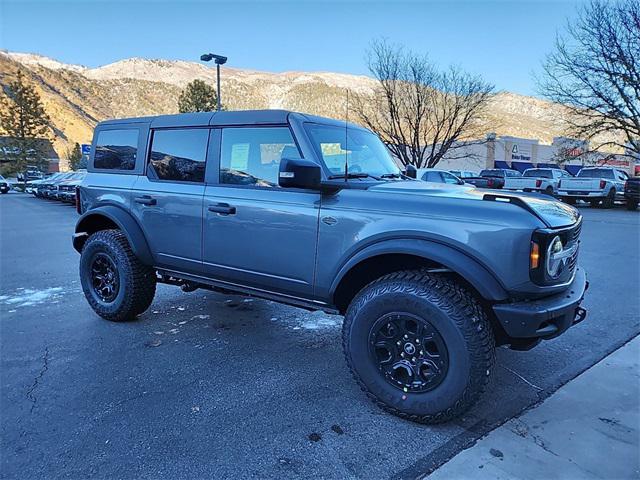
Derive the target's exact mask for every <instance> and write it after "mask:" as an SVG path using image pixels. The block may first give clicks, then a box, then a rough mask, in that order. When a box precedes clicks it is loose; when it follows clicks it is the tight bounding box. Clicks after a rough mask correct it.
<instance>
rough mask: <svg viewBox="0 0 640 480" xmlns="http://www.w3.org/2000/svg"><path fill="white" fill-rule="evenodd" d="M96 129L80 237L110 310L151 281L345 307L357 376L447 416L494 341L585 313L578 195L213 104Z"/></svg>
mask: <svg viewBox="0 0 640 480" xmlns="http://www.w3.org/2000/svg"><path fill="white" fill-rule="evenodd" d="M147 139H148V141H147ZM93 145H95V148H94V149H92V153H91V155H90V159H89V166H88V173H87V175H86V177H85V179H84V180H83V182H82V184H81V185H80V187H79V202H78V209H79V212H80V213H81V216H80V218H79V219H78V222H77V224H76V227H75V233H74V235H73V246H74V248H75V249H76V250H77V251H78V252H79V253H80V268H79V274H80V281H81V285H82V289H83V292H84V294H85V297H86V299H87V301H88V303H89V305H90V306H91V307H92V308H93V310H94V311H95V312H96V313H97V314H98V315H100V316H102V317H103V318H105V319H106V320H111V321H124V320H129V319H131V318H133V317H136V316H137V315H140V314H141V313H143V312H144V311H145V310H147V309H148V308H149V306H150V304H151V302H152V301H153V298H154V295H155V293H156V284H158V283H165V284H170V285H176V286H181V287H182V289H183V290H185V291H193V290H196V289H198V288H202V289H208V290H214V291H218V292H223V293H229V292H234V293H241V294H245V295H253V296H256V297H261V298H266V299H269V300H275V301H279V302H282V303H286V304H291V305H296V306H298V307H302V308H306V309H309V310H323V311H325V312H328V313H331V314H342V315H345V318H344V323H343V327H342V328H343V333H342V344H343V347H344V350H345V356H346V360H347V363H348V365H349V367H350V369H351V371H352V373H353V375H354V377H355V379H356V381H357V382H358V384H359V385H360V387H361V388H362V389H363V390H365V391H366V392H367V394H368V395H369V397H370V398H371V399H373V401H374V402H375V403H376V404H377V405H380V406H381V407H383V408H384V409H386V410H387V411H389V412H391V413H393V414H396V415H399V416H401V417H403V418H406V419H409V420H413V421H418V422H424V423H438V422H443V421H447V420H449V419H452V418H454V417H456V416H458V415H460V414H462V412H464V411H465V410H466V409H467V408H469V407H470V406H471V405H472V404H473V403H474V402H475V401H476V400H477V399H478V398H479V397H480V395H481V394H482V392H483V391H484V390H485V388H486V387H487V385H488V380H489V375H490V373H491V372H492V371H493V367H494V358H495V354H494V350H495V345H510V346H511V347H512V348H516V349H520V350H523V349H529V348H532V347H533V346H535V345H536V344H537V343H538V342H540V340H541V339H551V338H554V337H556V336H558V335H560V334H562V333H563V332H564V331H565V330H567V329H568V328H569V327H571V326H572V325H575V324H577V323H579V322H580V321H582V320H583V319H584V318H585V314H586V313H585V310H584V309H583V308H582V307H580V304H581V301H582V298H583V295H584V293H585V290H586V287H587V280H586V275H585V272H584V271H583V270H582V268H580V267H579V266H578V242H579V238H580V230H581V226H582V218H581V216H580V213H579V212H578V210H576V209H575V208H573V207H571V206H569V205H566V204H563V203H561V202H557V201H555V200H554V199H544V198H540V197H533V196H525V195H518V194H516V193H511V192H509V193H505V194H502V193H501V192H486V193H483V194H478V191H477V189H475V188H450V189H446V188H444V189H443V188H433V186H432V185H430V184H428V183H426V182H421V181H416V180H414V179H408V178H407V177H404V176H403V175H401V172H400V170H399V169H398V167H397V165H396V164H395V162H394V160H393V158H392V157H391V156H390V154H389V152H388V151H387V149H386V148H385V146H384V144H383V143H382V142H381V141H380V139H379V138H378V137H377V136H376V135H375V134H373V133H372V132H370V131H369V130H366V129H364V128H362V127H360V126H358V125H355V124H346V125H345V122H343V121H337V120H332V119H328V118H322V117H316V116H311V115H305V114H300V113H294V112H288V111H282V110H267V111H242V112H230V111H229V112H215V113H212V112H207V113H205V112H202V113H195V114H194V113H191V114H181V115H166V116H159V117H147V118H141V119H125V120H111V121H106V122H101V123H99V124H98V125H97V127H96V129H95V132H94V139H93ZM337 152H339V154H338V153H337ZM347 165H348V168H347ZM505 245H507V246H508V247H509V248H505ZM256 341H259V339H257V338H256ZM243 388H245V389H250V388H251V386H250V385H247V384H246V382H245V383H244V384H243Z"/></svg>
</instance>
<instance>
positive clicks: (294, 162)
mask: <svg viewBox="0 0 640 480" xmlns="http://www.w3.org/2000/svg"><path fill="white" fill-rule="evenodd" d="M321 178H322V174H321V170H320V165H318V164H317V163H315V162H312V161H311V160H306V159H304V158H283V159H282V160H280V171H279V173H278V185H280V186H281V187H283V188H305V189H308V190H319V189H320V180H321Z"/></svg>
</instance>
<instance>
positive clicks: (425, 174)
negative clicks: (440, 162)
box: [416, 168, 464, 185]
mask: <svg viewBox="0 0 640 480" xmlns="http://www.w3.org/2000/svg"><path fill="white" fill-rule="evenodd" d="M416 178H417V179H418V180H422V181H424V182H431V183H447V184H449V185H464V182H463V181H462V180H461V179H459V178H458V177H456V176H455V175H453V174H452V173H449V172H447V171H445V170H436V169H435V168H419V169H418V173H417V175H416Z"/></svg>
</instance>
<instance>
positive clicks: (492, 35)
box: [0, 0, 583, 95]
mask: <svg viewBox="0 0 640 480" xmlns="http://www.w3.org/2000/svg"><path fill="white" fill-rule="evenodd" d="M582 1H583V0H555V1H542V0H540V1H529V0H511V1H507V0H501V1H484V0H475V1H456V0H450V1H400V0H397V1H385V2H375V1H366V0H360V1H342V2H339V1H306V0H298V1H280V2H276V1H270V0H262V1H242V0H238V1H234V2H222V1H209V2H206V1H178V0H173V1H153V0H144V1H138V2H135V1H133V2H132V1H119V0H111V1H98V0H86V1H70V2H61V1H55V0H49V1H40V2H33V1H28V0H22V1H14V0H0V48H2V49H5V50H10V51H17V52H30V53H38V54H41V55H45V56H48V57H52V58H55V59H56V60H59V61H62V62H65V63H74V64H81V65H86V66H89V67H96V66H100V65H105V64H108V63H112V62H115V61H118V60H121V59H124V58H130V57H142V58H163V59H170V60H177V59H179V60H193V61H198V60H199V58H200V55H201V54H202V53H205V52H213V53H219V54H222V55H226V56H227V57H228V58H229V61H228V65H229V66H233V67H238V68H247V69H253V70H264V71H271V72H282V71H292V70H293V71H330V72H341V73H353V74H367V73H368V72H367V67H366V60H365V52H366V50H367V46H368V45H369V43H370V42H371V40H372V39H375V38H386V39H388V40H389V41H390V42H392V43H396V44H401V45H404V46H405V47H407V48H409V49H411V50H413V51H415V52H417V53H420V54H427V55H428V56H429V57H430V58H431V59H432V60H433V61H434V62H435V63H437V64H438V65H439V66H441V67H445V66H448V65H450V64H455V65H458V66H460V67H462V68H463V69H465V70H467V71H469V72H471V73H474V74H480V75H482V76H483V77H484V79H485V80H487V81H489V82H491V83H492V84H494V85H495V87H496V89H498V90H507V91H512V92H516V93H521V94H524V95H535V94H536V85H535V80H534V78H533V75H534V74H535V73H536V72H539V71H540V65H541V62H542V61H543V59H544V57H545V55H546V54H547V53H549V52H550V51H551V50H552V48H553V43H554V40H555V36H556V32H557V31H558V30H562V29H563V28H564V26H565V25H566V24H567V22H568V21H569V20H570V19H571V18H572V17H573V16H574V15H575V12H576V11H577V9H578V8H579V6H580V5H581V4H582V3H581V2H582Z"/></svg>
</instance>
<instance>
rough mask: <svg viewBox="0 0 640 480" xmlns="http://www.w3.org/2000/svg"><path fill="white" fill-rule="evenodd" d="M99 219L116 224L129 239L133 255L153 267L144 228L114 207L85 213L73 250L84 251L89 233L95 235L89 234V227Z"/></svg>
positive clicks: (77, 225)
mask: <svg viewBox="0 0 640 480" xmlns="http://www.w3.org/2000/svg"><path fill="white" fill-rule="evenodd" d="M97 217H105V218H107V219H109V220H111V221H112V222H113V223H115V224H116V225H117V226H118V228H119V229H120V230H122V233H124V234H125V236H126V237H127V241H128V242H129V245H130V246H131V250H132V251H133V254H134V255H135V256H136V257H138V259H140V261H141V262H142V263H144V264H145V265H150V266H152V265H153V255H151V249H150V248H149V243H148V242H147V239H146V237H145V236H144V232H143V231H142V228H141V227H140V225H139V224H138V222H137V221H136V220H135V219H134V218H133V216H132V215H131V214H130V213H128V212H127V211H125V210H123V209H122V208H120V207H116V206H114V205H104V206H102V207H97V208H94V209H92V210H89V211H88V212H85V213H84V214H83V215H82V216H81V217H80V218H79V219H78V222H77V223H76V229H75V235H74V236H73V248H75V249H76V251H77V252H78V253H80V252H81V251H82V246H83V245H84V242H85V241H86V239H87V237H88V235H89V233H93V232H89V229H88V227H89V225H90V224H91V223H92V222H93V221H95V220H97ZM94 231H96V230H94Z"/></svg>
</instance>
